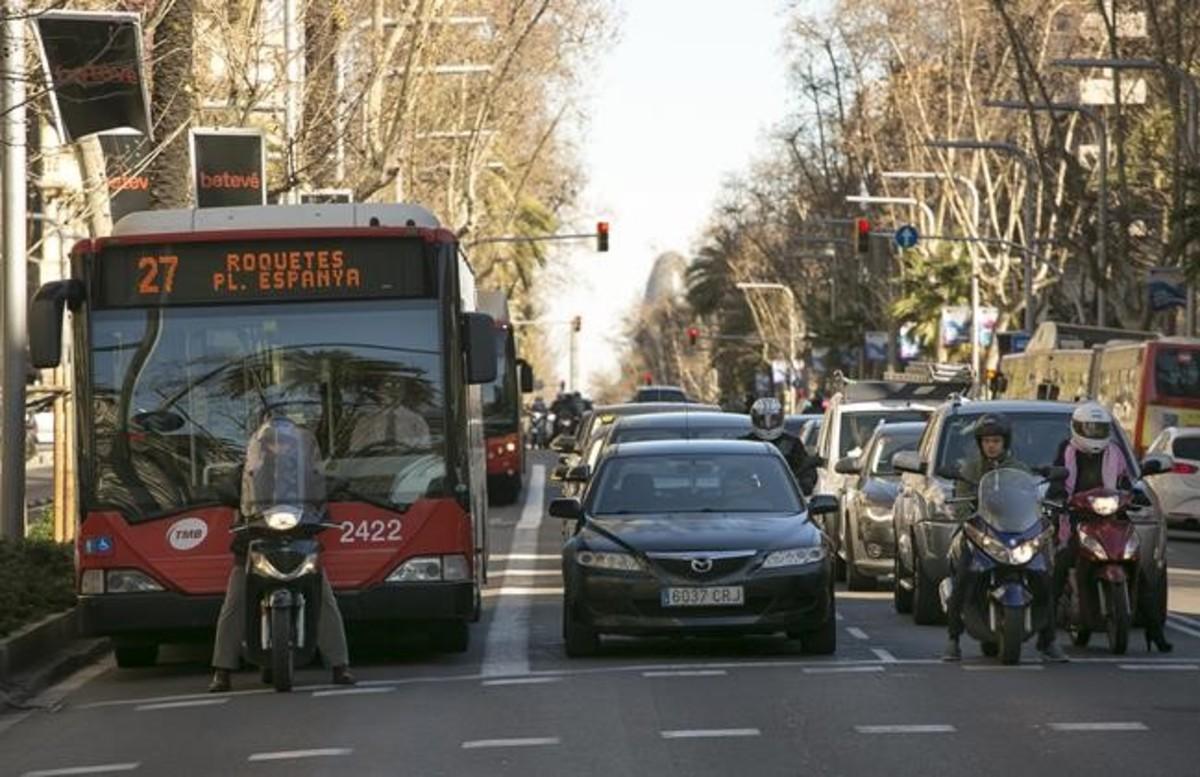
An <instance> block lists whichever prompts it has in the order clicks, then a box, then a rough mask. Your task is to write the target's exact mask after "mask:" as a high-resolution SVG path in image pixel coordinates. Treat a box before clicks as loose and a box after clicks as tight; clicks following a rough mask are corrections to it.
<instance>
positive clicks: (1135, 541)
mask: <svg viewBox="0 0 1200 777" xmlns="http://www.w3.org/2000/svg"><path fill="white" fill-rule="evenodd" d="M1141 549H1142V540H1141V538H1140V537H1138V534H1137V532H1133V533H1132V534H1130V535H1129V539H1127V540H1125V558H1133V557H1134V556H1136V555H1137V554H1138V551H1140V550H1141Z"/></svg>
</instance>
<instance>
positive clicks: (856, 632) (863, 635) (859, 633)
mask: <svg viewBox="0 0 1200 777" xmlns="http://www.w3.org/2000/svg"><path fill="white" fill-rule="evenodd" d="M846 633H847V634H849V635H850V636H852V637H854V638H855V639H870V637H868V636H867V632H865V631H863V630H862V629H860V628H859V627H857V626H847V627H846Z"/></svg>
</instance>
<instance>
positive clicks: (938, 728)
mask: <svg viewBox="0 0 1200 777" xmlns="http://www.w3.org/2000/svg"><path fill="white" fill-rule="evenodd" d="M854 730H855V731H857V732H858V733H860V734H953V733H954V732H955V731H957V730H958V729H956V728H954V726H951V725H947V724H943V723H916V724H901V725H891V726H855V727H854Z"/></svg>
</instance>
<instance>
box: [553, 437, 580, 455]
mask: <svg viewBox="0 0 1200 777" xmlns="http://www.w3.org/2000/svg"><path fill="white" fill-rule="evenodd" d="M550 448H551V449H552V450H554V451H555V452H557V453H574V452H575V435H573V434H560V435H559V436H557V437H555V438H554V442H552V443H550Z"/></svg>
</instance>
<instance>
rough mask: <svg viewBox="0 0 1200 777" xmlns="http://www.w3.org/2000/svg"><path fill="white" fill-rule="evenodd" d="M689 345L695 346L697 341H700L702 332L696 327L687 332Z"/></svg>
mask: <svg viewBox="0 0 1200 777" xmlns="http://www.w3.org/2000/svg"><path fill="white" fill-rule="evenodd" d="M687 336H688V345H691V346H695V345H696V341H697V340H698V339H700V330H699V329H697V328H696V327H694V326H689V327H688V330H687Z"/></svg>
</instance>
